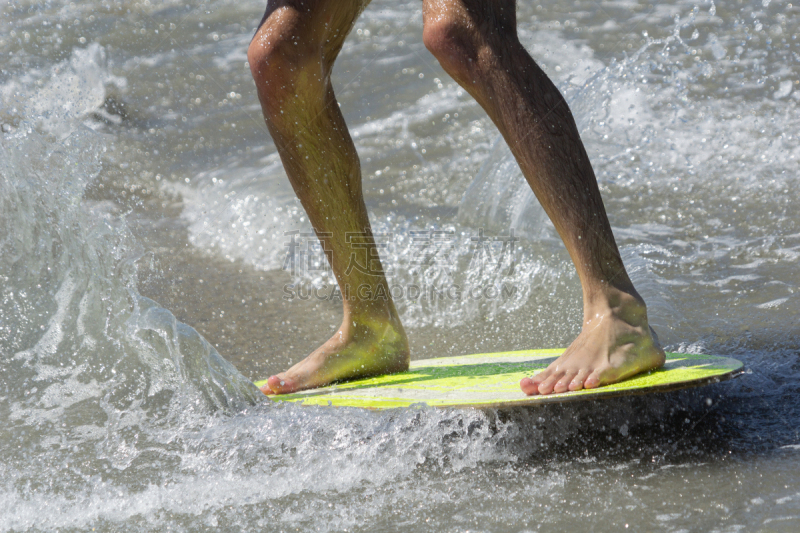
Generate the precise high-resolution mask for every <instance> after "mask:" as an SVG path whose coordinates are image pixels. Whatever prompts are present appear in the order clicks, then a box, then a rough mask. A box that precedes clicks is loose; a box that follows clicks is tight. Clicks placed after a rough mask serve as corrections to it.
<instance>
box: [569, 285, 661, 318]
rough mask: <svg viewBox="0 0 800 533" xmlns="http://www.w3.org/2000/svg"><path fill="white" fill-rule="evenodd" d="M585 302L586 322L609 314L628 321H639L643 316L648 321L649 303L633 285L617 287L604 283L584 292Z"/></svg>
mask: <svg viewBox="0 0 800 533" xmlns="http://www.w3.org/2000/svg"><path fill="white" fill-rule="evenodd" d="M583 302H584V304H583V315H584V322H589V321H591V320H594V319H595V317H598V316H604V315H608V314H611V315H614V316H617V317H619V318H622V319H624V320H626V321H630V320H631V319H634V320H636V321H639V320H640V319H641V318H644V320H645V321H647V305H646V304H645V302H644V299H643V298H642V297H641V296H640V295H639V293H638V292H637V291H636V289H635V288H634V287H633V285H629V286H627V287H615V286H611V285H607V284H603V286H601V287H598V288H595V289H594V290H592V291H587V292H584V295H583ZM637 319H638V320H637Z"/></svg>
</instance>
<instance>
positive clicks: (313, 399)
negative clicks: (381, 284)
mask: <svg viewBox="0 0 800 533" xmlns="http://www.w3.org/2000/svg"><path fill="white" fill-rule="evenodd" d="M563 352H564V349H563V348H562V349H552V350H523V351H515V352H499V353H485V354H474V355H462V356H458V357H442V358H439V359H422V360H418V361H412V362H411V366H410V368H409V369H408V371H406V372H400V373H398V374H389V375H385V376H379V377H375V378H367V379H360V380H356V381H348V382H342V383H338V384H335V385H330V386H328V387H323V388H319V389H312V390H308V391H301V392H296V393H292V394H281V395H276V396H270V398H271V399H273V400H275V401H278V402H295V403H302V404H303V405H333V406H339V407H362V408H366V409H391V408H396V407H408V406H410V405H415V404H425V405H429V406H431V407H449V408H465V407H470V408H480V409H486V408H509V407H533V406H536V405H543V404H551V403H563V402H572V401H581V400H599V399H603V398H613V397H617V396H631V395H637V394H650V393H654V392H666V391H672V390H678V389H686V388H690V387H699V386H701V385H708V384H710V383H717V382H719V381H724V380H726V379H730V378H732V377H735V376H737V375H738V374H740V373H742V371H743V365H742V363H741V361H737V360H736V359H731V358H729V357H719V356H714V355H698V354H685V353H667V362H666V363H665V364H664V366H663V367H662V368H660V369H658V370H654V371H652V372H647V373H644V374H639V375H638V376H634V377H632V378H630V379H626V380H624V381H621V382H620V383H615V384H613V385H605V386H603V387H598V388H596V389H587V390H581V391H574V392H564V393H561V394H548V395H546V396H526V395H525V394H523V392H522V391H521V390H520V388H519V381H520V380H521V379H522V378H524V377H526V376H532V375H533V374H535V373H536V372H538V371H539V370H543V369H544V368H546V367H547V366H548V365H549V364H550V363H551V362H553V361H554V360H555V359H556V358H557V357H558V356H559V355H561V354H562V353H563ZM265 383H266V381H259V382H256V385H257V386H259V387H260V386H262V385H264V384H265Z"/></svg>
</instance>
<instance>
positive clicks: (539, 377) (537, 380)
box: [529, 367, 553, 388]
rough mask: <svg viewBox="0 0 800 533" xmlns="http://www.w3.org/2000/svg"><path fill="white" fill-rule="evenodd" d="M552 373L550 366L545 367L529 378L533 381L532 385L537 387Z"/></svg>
mask: <svg viewBox="0 0 800 533" xmlns="http://www.w3.org/2000/svg"><path fill="white" fill-rule="evenodd" d="M552 373H553V369H552V368H550V367H547V368H545V369H544V370H542V371H541V372H537V373H536V374H534V375H533V377H531V378H529V379H530V380H531V382H532V383H533V385H534V387H536V388H539V385H541V384H542V382H543V381H544V380H546V379H547V378H549V377H550V375H551V374H552Z"/></svg>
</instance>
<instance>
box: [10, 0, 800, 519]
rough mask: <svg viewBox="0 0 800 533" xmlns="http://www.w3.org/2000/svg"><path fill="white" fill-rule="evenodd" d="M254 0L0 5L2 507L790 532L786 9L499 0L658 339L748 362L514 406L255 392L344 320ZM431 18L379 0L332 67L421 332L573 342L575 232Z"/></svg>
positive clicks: (798, 236) (797, 67) (796, 224)
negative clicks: (269, 111)
mask: <svg viewBox="0 0 800 533" xmlns="http://www.w3.org/2000/svg"><path fill="white" fill-rule="evenodd" d="M262 8H263V6H262V5H261V4H260V3H259V2H234V1H229V0H228V1H216V2H206V3H202V4H200V3H185V2H177V1H171V0H167V1H163V2H162V1H157V0H144V1H143V2H133V1H126V0H106V1H100V0H89V1H85V2H67V1H61V0H53V1H48V2H34V1H32V0H14V1H12V2H11V3H7V4H5V5H4V6H3V7H2V8H0V9H2V11H0V58H2V59H0V126H1V127H2V138H1V140H0V243H2V252H1V253H0V300H1V301H2V303H1V304H0V422H1V423H0V474H1V475H0V529H2V530H3V531H21V530H56V529H57V530H80V531H86V530H90V529H94V530H98V531H101V530H106V531H116V530H120V529H122V528H124V529H126V530H132V531H200V530H207V529H209V530H210V529H223V530H248V531H249V530H263V531H290V530H291V531H296V530H302V531H306V530H313V531H345V530H346V531H397V530H403V531H513V532H517V531H535V530H543V531H553V530H577V529H581V530H588V531H618V530H623V529H626V528H627V529H628V530H634V531H796V530H797V528H798V527H800V474H798V472H800V435H798V429H797V428H798V426H799V425H800V385H798V378H800V358H799V357H800V325H799V324H798V316H799V315H800V296H799V295H798V294H797V292H798V281H800V274H799V270H798V267H797V262H798V259H800V212H799V211H800V208H798V203H797V202H796V198H795V196H796V191H797V189H798V179H799V178H798V170H797V168H798V158H800V140H799V139H798V131H800V128H799V127H798V126H800V120H798V118H797V117H798V106H799V105H800V43H798V41H797V34H798V33H800V6H797V7H796V6H793V5H792V4H791V3H787V2H783V1H777V0H772V1H770V0H755V1H754V0H748V1H738V2H725V3H722V2H717V3H715V2H711V1H699V2H683V1H669V2H658V3H645V2H637V1H597V2H596V1H592V0H576V1H574V2H567V3H565V2H555V1H552V0H548V1H537V2H525V3H520V5H519V6H518V10H519V14H518V19H519V33H520V38H521V40H522V41H523V43H524V44H525V46H526V47H527V48H528V50H529V51H530V52H531V54H532V56H533V57H534V58H535V59H536V61H537V62H539V64H540V65H541V66H542V68H543V69H544V70H545V71H546V72H547V73H548V75H550V76H551V77H552V78H553V79H554V81H555V82H556V83H557V85H558V86H559V88H560V89H561V90H562V92H563V93H564V94H565V96H566V98H567V100H568V102H569V103H570V106H571V107H572V110H573V113H574V115H575V118H576V121H577V123H578V126H579V128H580V131H581V135H582V137H583V139H584V142H585V144H586V146H587V150H588V152H589V155H590V157H591V159H592V162H593V165H594V167H595V171H596V174H597V178H598V181H599V184H600V188H601V191H602V194H603V198H604V201H605V204H606V207H607V210H608V213H609V218H610V220H611V223H612V226H613V227H614V231H615V235H616V237H617V242H618V244H619V246H620V249H621V252H622V256H623V259H624V261H625V263H626V266H627V267H628V270H629V272H630V274H631V277H632V279H633V281H634V283H635V284H636V286H637V288H638V289H639V291H640V292H641V293H642V295H643V296H644V297H645V299H646V300H647V302H648V304H649V313H650V318H651V322H652V323H653V324H654V326H655V327H656V329H657V331H658V332H659V335H660V336H661V338H662V341H663V342H664V344H665V345H666V347H667V348H668V349H670V350H675V351H689V352H697V353H713V354H723V355H730V356H733V357H737V358H739V359H741V360H742V361H743V362H744V363H745V365H746V368H747V372H746V374H745V375H744V376H742V377H740V378H738V379H737V380H735V381H732V382H728V383H723V384H719V385H714V386H710V387H706V388H703V389H699V390H695V391H684V392H676V393H670V394H662V395H653V396H647V397H639V398H628V399H618V400H611V401H605V402H602V403H594V404H585V405H580V406H563V407H549V408H546V409H536V410H527V411H515V412H504V413H497V412H492V411H488V412H480V411H454V410H435V409H429V408H425V407H423V406H417V407H414V408H410V409H399V410H392V411H388V412H365V411H359V410H354V409H326V408H304V407H299V406H294V405H278V404H275V403H273V402H271V401H269V400H267V399H266V398H265V397H263V396H262V395H260V393H259V392H258V391H257V390H256V389H255V387H254V386H252V384H251V380H256V379H264V378H266V377H268V375H270V373H273V372H277V371H280V370H282V369H285V368H286V367H287V366H288V365H290V364H291V363H293V362H296V361H298V360H299V359H301V358H302V357H304V356H305V355H306V354H307V353H308V352H309V351H311V350H312V349H314V348H315V346H316V345H317V344H318V343H320V342H322V341H324V340H325V339H326V338H327V336H329V335H330V334H331V333H332V332H333V331H335V328H336V327H337V326H338V322H339V321H340V320H341V311H340V305H341V302H340V299H338V298H337V297H336V294H335V292H332V278H331V276H330V272H329V271H328V270H327V269H326V268H325V266H324V263H321V262H320V261H319V260H320V258H321V256H320V253H319V249H318V247H315V244H314V241H313V239H311V238H310V237H308V233H309V232H310V231H311V228H310V226H309V224H308V221H307V219H306V218H305V214H304V212H303V210H302V208H301V207H300V205H299V203H298V202H297V200H296V199H295V198H294V195H293V194H292V191H291V188H290V187H289V185H288V182H287V180H286V176H285V174H284V172H283V170H282V167H281V165H280V161H279V158H278V156H277V153H276V151H275V147H274V145H273V143H272V141H271V139H270V138H269V136H268V134H267V132H266V128H265V126H264V124H263V119H262V117H261V112H260V107H259V104H258V102H257V99H256V96H255V89H254V85H253V82H252V80H251V78H250V74H249V69H248V67H247V63H246V61H247V58H246V50H247V45H248V43H249V40H250V38H251V36H252V34H253V32H254V30H255V27H256V25H257V22H258V20H260V17H261V14H262ZM421 20H422V16H421V4H420V3H419V2H405V1H403V2H398V1H393V2H389V1H383V0H381V1H378V0H376V1H375V2H374V3H373V5H371V6H370V7H369V8H368V9H367V10H366V11H365V13H364V15H363V16H362V17H361V19H359V21H358V23H357V25H356V27H355V29H354V31H353V33H352V34H351V35H350V37H349V38H348V40H347V42H346V43H345V47H344V49H343V50H342V53H341V55H340V57H339V60H338V62H337V65H336V67H335V69H334V73H333V84H334V88H335V90H336V91H337V95H338V98H339V102H340V105H341V109H342V112H343V114H344V116H345V118H346V120H347V123H348V125H349V126H350V128H351V132H352V136H353V139H354V142H355V144H356V147H357V149H358V153H359V156H360V159H361V163H362V169H363V181H364V194H365V198H366V202H367V206H368V208H369V211H370V215H371V219H372V221H373V227H374V229H375V233H376V234H379V235H380V236H381V237H380V239H381V241H380V242H381V253H382V256H383V258H384V263H385V265H386V267H387V269H388V270H389V280H390V284H391V285H392V286H393V287H396V290H397V293H396V294H397V296H398V297H397V304H398V309H399V310H400V313H401V315H402V317H403V320H404V323H405V324H406V328H407V331H408V333H409V336H410V338H411V347H412V353H413V355H412V357H414V358H427V357H436V356H444V355H456V354H461V353H474V352H485V351H492V350H506V349H521V348H545V347H555V346H564V345H567V344H568V343H569V342H570V341H571V339H572V338H574V336H575V335H576V334H577V332H578V331H579V328H580V318H581V307H580V286H579V282H578V279H577V276H576V275H575V274H574V271H573V268H572V266H571V263H570V261H569V257H568V255H567V254H566V252H565V250H564V249H563V246H562V245H561V244H560V242H559V240H558V238H557V235H556V233H555V231H554V229H553V227H552V225H551V224H550V223H549V222H548V220H547V217H546V216H545V215H544V213H543V212H542V210H541V208H540V207H539V205H538V204H537V202H536V200H535V198H534V197H533V195H532V193H531V192H530V190H529V188H528V187H527V185H526V183H525V181H524V179H523V177H522V175H521V173H520V171H519V168H518V167H517V165H516V163H515V162H514V160H513V158H512V156H511V154H510V152H509V150H508V148H507V147H506V145H505V144H504V143H503V141H502V140H501V139H499V135H498V132H497V130H496V129H495V127H494V126H493V125H492V123H491V121H490V120H489V119H488V118H487V117H486V116H485V114H484V113H483V112H482V110H481V109H480V108H479V106H478V105H477V104H476V103H475V102H474V101H472V100H471V98H470V97H469V96H468V95H467V94H466V93H465V92H464V91H463V90H462V89H460V88H459V87H458V85H457V84H455V83H454V82H453V81H452V80H450V79H449V78H448V77H447V75H446V74H445V73H444V72H443V71H442V70H441V68H440V67H439V66H438V64H437V62H436V60H435V59H434V58H433V57H432V56H431V55H430V54H429V53H428V52H427V51H426V50H425V48H424V46H423V45H422V43H421V31H422V28H421V24H422V22H421ZM293 239H295V240H293ZM293 242H295V243H299V245H300V247H299V248H292V243H293ZM292 251H294V252H297V255H296V256H293V255H292V254H291V253H290V252H292ZM299 251H302V252H303V253H299ZM410 287H418V288H420V289H425V288H431V287H433V288H434V289H435V288H438V289H442V288H444V289H448V288H449V289H451V291H450V292H449V293H448V292H447V291H446V290H443V291H441V292H435V291H434V293H433V295H434V296H436V297H428V298H425V297H421V296H417V297H414V293H413V291H412V290H409V288H410ZM453 287H458V288H459V291H460V292H459V293H458V294H456V292H453V290H454V289H452V288H453ZM503 288H505V289H506V292H505V293H503V292H502V290H503ZM471 289H472V290H473V291H472V292H471V293H470V290H471ZM493 291H494V292H493ZM437 295H438V296H437Z"/></svg>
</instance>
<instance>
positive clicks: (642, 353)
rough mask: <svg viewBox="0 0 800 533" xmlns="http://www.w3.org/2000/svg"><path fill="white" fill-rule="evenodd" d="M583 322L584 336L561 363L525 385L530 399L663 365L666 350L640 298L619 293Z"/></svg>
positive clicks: (589, 386) (522, 385) (587, 313)
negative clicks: (648, 319) (650, 322)
mask: <svg viewBox="0 0 800 533" xmlns="http://www.w3.org/2000/svg"><path fill="white" fill-rule="evenodd" d="M584 317H585V318H584V323H583V330H582V331H581V333H580V335H578V338H577V339H575V340H574V341H573V343H572V344H571V345H570V346H569V348H567V350H566V351H565V352H564V353H563V354H562V355H561V357H559V358H558V359H556V360H555V361H553V362H552V363H551V364H550V366H548V367H547V368H546V369H545V370H543V371H541V372H539V373H538V374H536V375H535V376H533V377H532V378H524V379H523V380H522V381H520V388H522V391H523V392H524V393H525V394H527V395H534V394H550V393H553V392H557V393H558V392H567V391H577V390H581V389H593V388H595V387H599V386H601V385H608V384H609V383H616V382H618V381H622V380H623V379H627V378H629V377H631V376H634V375H636V374H639V373H641V372H647V371H649V370H654V369H656V368H659V367H661V366H662V365H663V364H664V361H665V355H664V350H662V349H661V345H660V344H659V342H658V337H657V336H656V334H655V331H653V330H652V329H651V328H650V327H649V326H648V324H647V309H646V307H645V304H644V302H643V301H642V299H641V297H639V296H638V295H635V296H634V295H630V294H627V293H624V292H620V291H615V292H613V293H612V294H610V296H609V297H607V298H605V299H604V301H603V303H602V304H601V305H595V306H593V307H592V308H591V310H589V309H587V310H586V311H585V312H584Z"/></svg>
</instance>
